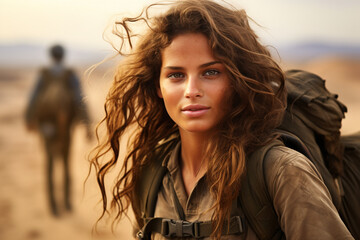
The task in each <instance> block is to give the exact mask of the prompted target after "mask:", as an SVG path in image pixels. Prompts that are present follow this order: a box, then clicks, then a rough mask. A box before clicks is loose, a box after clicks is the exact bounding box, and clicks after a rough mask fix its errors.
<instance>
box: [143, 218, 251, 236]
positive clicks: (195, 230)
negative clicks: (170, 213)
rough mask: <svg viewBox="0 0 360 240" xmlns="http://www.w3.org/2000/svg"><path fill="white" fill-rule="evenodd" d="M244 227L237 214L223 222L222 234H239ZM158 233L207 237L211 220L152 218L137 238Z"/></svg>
mask: <svg viewBox="0 0 360 240" xmlns="http://www.w3.org/2000/svg"><path fill="white" fill-rule="evenodd" d="M244 229H245V221H244V219H243V218H241V217H239V216H234V217H232V218H230V224H229V225H228V224H227V223H225V224H224V226H223V230H222V234H223V235H235V234H241V233H243V232H244ZM155 232H156V233H160V234H161V235H163V236H164V237H167V238H173V237H180V238H181V237H193V238H204V237H209V236H210V235H211V233H212V222H211V221H196V222H188V221H183V220H174V219H166V218H152V219H149V220H148V221H147V223H146V224H145V226H144V227H143V229H142V230H141V231H140V232H139V233H138V234H137V236H138V238H139V239H144V240H146V239H150V234H151V233H155Z"/></svg>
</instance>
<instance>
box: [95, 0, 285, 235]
mask: <svg viewBox="0 0 360 240" xmlns="http://www.w3.org/2000/svg"><path fill="white" fill-rule="evenodd" d="M155 6H158V5H156V4H155ZM153 7H154V5H150V6H148V7H147V8H145V9H144V11H143V12H142V14H141V15H139V16H138V17H135V18H124V19H122V20H121V21H118V22H116V23H115V28H114V29H115V35H116V36H118V37H119V38H120V40H121V41H120V47H119V48H118V49H117V50H118V52H119V53H120V54H121V55H123V56H124V60H123V61H122V62H121V64H120V65H119V66H118V69H117V71H116V74H115V77H114V81H113V84H112V87H111V89H110V91H109V93H108V95H107V99H106V103H105V113H106V115H105V117H104V119H103V120H102V122H101V123H100V124H105V125H106V129H107V136H106V138H105V139H104V140H103V141H99V145H98V146H97V148H96V149H95V152H96V154H95V156H94V157H93V158H92V160H91V162H92V166H94V167H95V169H96V173H97V180H98V184H99V186H100V189H101V193H102V199H103V214H102V216H103V215H104V214H105V213H106V212H107V210H108V209H109V208H110V209H112V210H116V211H115V212H116V219H120V218H121V216H123V215H124V214H126V211H127V210H128V208H129V206H130V205H131V203H133V202H134V201H136V199H135V198H136V196H135V195H134V192H135V186H136V184H137V183H138V181H141V178H140V170H141V168H142V167H143V166H146V165H147V164H149V161H150V160H149V159H152V158H151V156H152V155H153V154H154V149H155V148H156V147H158V148H159V146H160V147H161V143H162V142H164V140H166V139H168V138H169V137H170V136H172V135H174V134H177V133H178V127H177V126H176V124H175V123H174V122H173V121H172V119H171V118H170V117H169V115H168V113H167V112H166V109H165V106H164V103H163V100H162V99H161V98H159V97H158V95H157V88H158V86H159V75H160V68H161V65H162V59H161V53H162V50H163V49H164V48H166V47H167V46H169V44H170V43H171V41H172V40H173V39H174V38H175V37H176V36H178V35H179V34H183V33H201V34H204V35H205V36H206V37H207V38H208V41H209V44H210V47H211V49H212V51H213V53H214V56H215V58H217V59H218V60H219V61H220V62H222V64H224V66H225V67H226V69H227V71H228V74H229V78H230V79H231V87H232V88H233V94H232V97H231V102H230V104H231V110H230V112H229V113H228V115H227V117H226V119H224V120H223V121H222V122H221V123H220V124H219V126H218V131H217V134H216V136H215V137H214V138H213V139H212V141H211V142H209V143H208V146H207V148H206V149H207V151H206V159H208V170H207V174H206V179H207V182H208V185H209V188H210V191H211V194H212V196H213V198H214V199H215V204H214V206H213V210H214V214H213V217H212V221H213V224H214V231H213V236H214V237H216V238H220V236H221V231H222V226H223V223H224V222H225V221H226V219H227V218H228V217H229V215H230V209H231V203H232V201H233V200H234V199H235V198H236V197H237V195H238V192H239V191H240V188H241V179H242V176H243V175H244V174H245V173H246V171H245V162H246V156H247V155H248V154H249V153H251V152H252V151H254V150H255V149H256V148H257V147H259V146H261V145H264V144H266V143H267V142H268V141H270V140H271V139H273V138H274V137H275V136H274V135H273V134H272V130H273V129H274V128H275V127H277V126H278V125H279V124H280V122H281V119H282V116H283V112H284V109H285V95H286V92H285V89H284V74H283V72H282V70H281V68H280V67H279V66H278V64H277V63H276V62H275V61H274V60H273V58H272V57H271V54H270V52H269V51H268V50H267V48H266V47H264V46H263V45H262V44H261V43H260V42H259V39H258V37H257V35H256V34H255V32H254V31H253V30H252V28H251V27H250V25H249V19H250V18H249V17H248V16H247V14H246V12H245V11H244V10H237V9H235V8H234V7H232V6H223V5H221V4H218V3H216V2H214V1H210V0H200V1H199V0H184V1H177V2H174V3H172V4H170V7H169V9H168V10H167V11H166V12H165V13H161V14H157V15H155V16H150V10H151V9H152V8H153ZM134 22H145V23H146V26H147V30H146V31H144V33H143V34H142V35H140V36H139V35H138V34H137V33H136V32H134V31H133V30H134V29H131V28H130V25H131V24H132V23H134ZM135 40H136V44H134V41H135ZM126 44H127V46H130V51H129V52H126V51H125V50H124V49H125V45H126ZM128 131H131V132H132V135H131V136H132V137H130V138H129V142H128V152H127V154H126V156H125V159H124V161H123V165H122V168H121V171H120V172H119V174H118V177H117V179H116V183H115V186H114V187H113V189H112V195H113V197H112V200H111V205H110V207H108V202H107V194H106V189H105V176H106V175H107V174H108V173H109V171H110V170H111V169H112V168H114V167H115V165H116V164H117V161H118V158H119V154H120V140H121V138H122V137H128V135H126V136H125V134H126V133H127V132H128ZM108 153H110V154H111V156H109V155H108ZM106 156H108V157H106ZM135 213H136V212H135ZM135 215H136V214H135ZM102 216H101V217H102ZM136 217H137V219H138V220H139V218H140V216H136ZM140 224H141V223H140Z"/></svg>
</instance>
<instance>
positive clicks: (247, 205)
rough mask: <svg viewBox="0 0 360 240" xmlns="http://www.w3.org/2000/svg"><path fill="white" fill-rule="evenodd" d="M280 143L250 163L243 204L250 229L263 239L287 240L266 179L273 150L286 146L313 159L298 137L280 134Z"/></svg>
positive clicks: (266, 148)
mask: <svg viewBox="0 0 360 240" xmlns="http://www.w3.org/2000/svg"><path fill="white" fill-rule="evenodd" d="M276 132H278V133H279V139H278V140H275V141H272V142H271V143H269V144H267V145H265V146H263V147H261V148H259V149H258V150H256V151H254V152H253V153H252V154H251V155H250V156H249V158H248V159H247V163H246V167H247V173H248V174H246V176H245V178H244V181H243V185H242V187H241V191H240V194H239V201H240V203H241V207H242V209H243V211H244V214H245V216H246V219H247V221H248V222H249V225H250V226H251V228H252V229H253V230H254V232H255V233H256V235H257V236H258V237H259V239H283V238H285V236H284V233H283V232H282V230H281V227H280V225H279V222H278V216H277V214H276V212H275V209H274V206H273V203H272V199H271V197H270V194H269V191H268V186H267V183H266V179H265V172H266V169H265V167H264V166H265V161H266V159H267V158H266V155H267V153H268V152H269V150H270V149H271V148H273V147H275V146H284V145H285V146H286V147H289V148H291V149H293V150H295V151H298V152H300V153H301V154H303V155H305V156H306V157H308V158H310V157H311V155H310V152H309V150H308V149H307V147H306V146H305V144H304V143H302V141H301V140H300V139H299V138H298V137H296V136H295V135H293V134H291V133H289V132H286V131H283V130H276Z"/></svg>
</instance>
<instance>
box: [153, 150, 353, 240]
mask: <svg viewBox="0 0 360 240" xmlns="http://www.w3.org/2000/svg"><path fill="white" fill-rule="evenodd" d="M180 148H181V144H180V143H179V144H178V145H177V147H176V148H175V149H174V151H173V152H172V153H171V155H170V157H169V158H167V159H165V160H164V162H163V165H164V166H166V167H167V169H168V174H166V175H165V177H164V179H163V183H162V187H161V189H160V191H159V193H158V199H157V204H156V207H155V217H162V218H169V219H180V216H179V212H178V211H177V210H176V205H175V201H176V198H178V200H179V202H180V204H181V206H182V208H183V212H184V214H185V219H186V220H187V221H190V222H193V221H208V220H211V216H212V214H213V212H212V210H210V209H211V206H212V205H213V204H214V198H213V197H212V196H211V193H210V191H209V188H208V186H207V184H206V181H205V177H202V178H201V179H200V180H199V181H198V182H197V183H196V185H195V187H194V189H193V190H192V192H191V194H190V195H189V196H187V194H186V192H185V188H184V185H183V181H182V175H181V169H180V166H179V157H178V156H179V153H180ZM267 157H268V158H275V159H276V161H265V162H275V164H273V165H271V166H265V167H266V169H267V170H266V181H267V184H268V190H269V193H270V196H271V198H272V200H273V205H274V209H275V211H276V213H277V215H278V217H279V223H280V226H281V229H282V230H283V232H284V233H285V236H286V238H287V239H316V240H321V239H324V240H325V239H326V240H331V239H353V237H352V236H351V234H350V233H349V231H348V230H347V228H346V226H345V225H344V223H343V222H342V220H341V219H340V217H339V214H338V212H337V210H336V209H335V207H334V205H333V203H332V201H331V196H330V194H329V192H328V190H327V188H326V186H325V185H324V183H323V181H322V178H321V176H320V174H319V173H318V171H317V170H316V168H315V166H314V165H313V164H312V163H311V162H310V160H308V159H307V158H306V157H304V156H303V155H301V154H300V153H298V152H296V151H294V150H292V149H289V148H286V147H282V146H279V147H274V148H272V149H271V150H270V151H269V153H268V155H267ZM268 165H269V164H268ZM250 174H251V173H250ZM174 190H175V191H174ZM175 194H176V196H175ZM246 225H247V227H246V232H245V233H243V234H241V235H231V236H230V235H224V236H222V239H246V240H256V239H258V238H257V236H256V234H255V233H254V231H253V230H252V229H251V227H250V226H249V224H247V223H246ZM152 239H166V238H164V237H163V236H162V235H160V234H157V233H155V234H153V235H152ZM189 239H190V238H189ZM205 239H209V238H205Z"/></svg>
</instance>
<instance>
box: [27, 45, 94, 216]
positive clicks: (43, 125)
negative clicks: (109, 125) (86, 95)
mask: <svg viewBox="0 0 360 240" xmlns="http://www.w3.org/2000/svg"><path fill="white" fill-rule="evenodd" d="M64 53H65V51H64V48H63V47H62V46H60V45H55V46H53V47H51V48H50V56H51V58H52V60H53V65H52V66H50V67H47V68H43V69H42V70H41V72H40V75H39V79H38V81H37V83H36V85H35V88H34V90H33V92H32V95H31V98H30V102H29V105H28V107H27V110H26V124H27V128H28V129H29V130H35V131H37V132H39V134H40V135H41V137H42V139H43V142H44V146H45V150H46V156H47V188H48V197H49V202H50V208H51V211H52V213H53V214H54V215H55V216H57V215H58V214H59V208H58V207H59V206H58V204H57V203H56V199H55V189H54V161H55V159H56V158H58V159H59V160H60V161H62V164H63V167H64V171H63V172H64V196H63V197H64V203H65V208H66V210H68V211H71V210H72V205H71V189H70V186H71V180H70V169H69V148H70V143H71V132H72V127H73V126H74V123H75V122H78V121H79V120H80V121H83V122H84V123H86V124H87V130H88V137H90V136H91V134H90V133H91V132H90V127H89V126H90V124H89V117H88V113H87V110H86V106H85V104H84V102H83V101H82V93H81V88H80V82H79V79H78V78H77V76H76V75H75V73H74V72H73V71H72V70H71V69H68V68H66V67H64V66H63V64H62V60H63V57H64Z"/></svg>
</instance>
